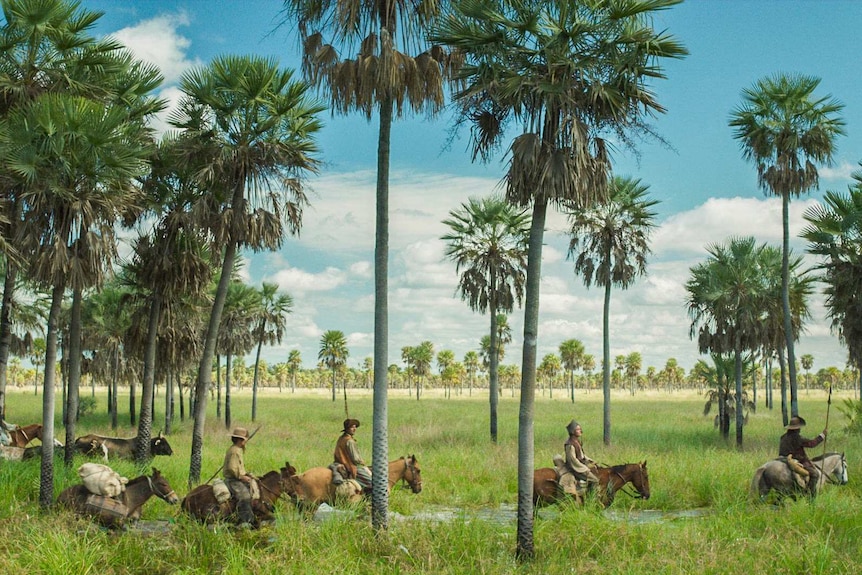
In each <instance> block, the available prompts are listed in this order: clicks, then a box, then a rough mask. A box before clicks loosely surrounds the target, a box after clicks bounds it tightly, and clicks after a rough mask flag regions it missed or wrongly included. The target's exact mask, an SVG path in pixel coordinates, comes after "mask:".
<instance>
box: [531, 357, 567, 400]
mask: <svg viewBox="0 0 862 575" xmlns="http://www.w3.org/2000/svg"><path fill="white" fill-rule="evenodd" d="M562 367H563V366H562V363H561V362H560V357H559V356H558V355H556V354H554V353H549V354H546V355H545V357H543V358H542V362H541V363H540V364H539V367H537V368H536V371H537V372H538V373H539V374H540V375H544V376H545V381H546V382H547V383H548V390H549V397H550V398H551V399H553V398H554V378H556V377H557V374H558V373H560V369H562Z"/></svg>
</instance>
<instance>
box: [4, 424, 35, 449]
mask: <svg viewBox="0 0 862 575" xmlns="http://www.w3.org/2000/svg"><path fill="white" fill-rule="evenodd" d="M6 433H7V434H9V446H10V447H27V444H29V443H30V442H31V441H33V440H34V439H38V440H39V441H42V424H41V423H31V424H30V425H25V426H24V427H16V428H15V429H7V430H6Z"/></svg>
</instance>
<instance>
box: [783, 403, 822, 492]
mask: <svg viewBox="0 0 862 575" xmlns="http://www.w3.org/2000/svg"><path fill="white" fill-rule="evenodd" d="M803 427H805V420H804V419H803V418H801V417H791V418H790V422H789V423H788V424H787V425H786V426H785V428H784V429H786V430H787V431H786V432H785V433H784V435H782V436H781V440H780V442H779V444H778V456H779V457H787V458H790V457H792V458H793V460H795V461H796V462H798V463H799V464H800V465H802V467H804V468H805V471H807V472H808V490H809V492H810V493H811V495H812V497H813V496H814V495H815V494H816V493H817V482H818V480H819V479H820V471H819V470H818V469H817V466H816V465H814V464H813V463H812V462H811V460H810V459H808V454H807V453H805V448H806V447H817V446H818V445H820V444H821V443H823V442H824V441H826V433H827V430H826V429H824V430H823V431H822V432H820V434H819V435H817V437H815V438H814V439H806V438H804V437H802V435H800V433H799V430H800V429H801V428H803Z"/></svg>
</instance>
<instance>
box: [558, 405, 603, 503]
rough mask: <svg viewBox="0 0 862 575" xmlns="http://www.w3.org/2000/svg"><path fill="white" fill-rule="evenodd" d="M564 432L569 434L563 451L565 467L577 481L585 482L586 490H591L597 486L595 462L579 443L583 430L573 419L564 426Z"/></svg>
mask: <svg viewBox="0 0 862 575" xmlns="http://www.w3.org/2000/svg"><path fill="white" fill-rule="evenodd" d="M566 431H568V432H569V439H568V440H567V441H566V443H565V445H564V449H565V450H566V467H567V468H568V469H569V470H570V471H571V472H572V473H573V474H574V476H575V477H576V478H577V479H579V480H581V481H586V482H587V486H588V488H590V489H592V488H593V487H594V486H595V485H598V483H599V478H598V477H596V474H595V472H594V469H595V468H596V462H595V461H593V460H592V459H590V458H589V457H587V454H586V453H584V447H583V444H582V442H581V441H582V440H581V435H582V434H583V430H582V429H581V426H580V424H579V423H578V422H577V421H575V420H574V419H573V420H571V421H570V422H569V424H568V425H567V426H566Z"/></svg>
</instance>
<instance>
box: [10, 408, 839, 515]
mask: <svg viewBox="0 0 862 575" xmlns="http://www.w3.org/2000/svg"><path fill="white" fill-rule="evenodd" d="M7 433H8V435H9V438H10V442H11V443H10V444H11V445H12V446H15V447H26V446H27V445H28V444H29V443H30V442H31V441H32V440H34V439H39V440H41V438H42V426H41V425H40V424H32V425H27V426H23V427H17V428H14V429H10V430H8V431H7ZM135 442H136V438H134V437H133V438H127V439H123V438H112V437H105V436H99V435H87V436H84V437H81V438H78V439H77V440H76V442H75V444H76V448H77V449H78V450H79V451H80V452H81V453H85V454H88V455H98V456H102V457H104V458H105V459H106V460H107V459H108V457H109V456H114V457H120V458H130V457H131V456H132V454H133V452H132V450H133V449H134V444H135ZM150 447H151V453H152V454H153V455H171V454H172V453H173V450H172V449H171V447H170V444H169V443H168V441H167V439H166V438H165V437H163V436H162V434H161V433H159V435H158V436H157V437H154V438H152V439H151V444H150ZM31 449H38V448H31ZM812 461H813V462H814V464H815V465H816V466H817V468H818V469H819V470H820V480H819V482H818V484H817V485H816V490H817V491H819V490H820V489H821V488H822V487H823V486H824V485H825V484H827V483H832V484H836V485H845V484H846V483H847V481H848V474H847V460H846V458H845V456H844V454H843V453H827V454H824V455H822V456H818V457H815V458H813V459H812ZM596 476H597V477H598V479H599V483H598V486H597V487H596V488H595V499H596V501H597V502H598V504H599V505H601V506H602V507H603V508H607V507H608V506H610V505H611V504H612V503H613V502H614V499H615V497H616V495H617V494H618V493H620V492H622V493H626V494H627V495H629V496H631V497H633V498H640V499H649V497H650V483H649V473H648V471H647V463H646V461H643V462H640V463H624V464H622V465H613V466H599V467H598V468H597V469H596ZM332 478H333V474H332V470H331V469H330V468H329V467H312V468H310V469H308V470H306V471H305V472H304V473H298V472H297V470H296V468H295V467H293V466H292V465H290V463H289V462H285V464H284V467H282V468H281V469H279V470H273V471H269V472H267V473H266V474H264V475H263V476H261V477H260V478H259V479H258V485H259V491H260V497H259V499H258V500H256V501H255V504H254V505H253V511H254V513H255V517H256V519H257V520H258V521H260V522H264V521H269V520H272V519H273V511H274V505H275V502H276V501H277V500H278V499H279V498H281V497H282V496H287V497H288V498H289V499H291V500H292V501H293V502H294V503H295V504H296V507H297V509H299V510H300V511H301V512H303V513H305V514H307V515H311V514H313V513H314V511H315V510H316V509H317V508H318V506H320V505H321V504H322V503H326V504H328V505H331V506H336V505H344V504H356V503H359V502H361V501H363V500H364V499H367V496H368V494H367V493H364V492H363V491H362V489H361V487H360V486H359V484H357V483H355V482H353V483H352V485H353V486H355V487H351V486H350V485H346V486H344V487H348V489H347V490H345V489H344V488H341V489H339V488H337V486H336V485H335V484H334V483H333V481H332ZM399 482H403V483H404V484H405V485H406V486H407V487H409V488H410V490H411V491H412V492H413V493H419V492H421V491H422V473H421V469H420V467H419V463H418V461H417V460H416V456H415V455H409V456H404V457H400V458H399V459H396V460H394V461H390V462H389V476H388V487H389V489H390V490H391V489H392V488H393V487H394V486H395V485H396V484H398V483H399ZM629 485H631V487H632V488H633V490H634V492H632V491H629V490H628V489H627V487H628V486H629ZM750 493H751V496H752V498H754V499H756V500H758V501H763V500H765V499H766V498H767V496H768V495H769V494H770V493H775V494H776V496H777V497H778V498H779V499H780V498H783V497H789V498H794V499H795V498H796V497H798V496H800V495H810V491H809V490H808V489H807V488H806V487H803V486H801V485H800V483H799V481H798V480H797V479H796V478H794V476H793V472H792V471H791V469H790V467H789V466H788V465H787V463H785V462H784V461H782V460H780V459H774V460H770V461H768V462H766V463H764V464H763V465H762V466H760V467H759V468H758V469H757V470H756V471H755V474H754V478H753V479H752V482H751V489H750ZM90 495H91V494H90V493H89V492H88V491H87V489H86V488H85V487H84V486H83V485H74V486H72V487H69V488H67V489H65V490H64V491H63V492H62V493H61V494H60V496H59V497H58V503H59V504H61V505H65V506H67V507H69V508H71V509H72V510H73V511H75V512H76V513H78V514H79V515H86V516H90V517H93V518H95V519H97V520H99V521H100V522H102V523H103V524H105V525H108V526H115V525H120V524H124V523H125V522H126V521H128V520H136V519H138V518H140V515H141V507H142V506H143V504H144V503H145V502H146V501H148V500H149V499H150V498H151V497H152V496H154V495H155V496H156V497H158V498H160V499H162V500H163V501H165V502H167V503H169V504H176V503H178V502H180V500H179V498H178V497H177V495H176V493H175V492H174V490H173V489H172V488H171V486H170V484H169V483H168V481H167V479H166V478H165V477H164V476H163V475H162V474H161V473H160V472H159V471H158V470H157V469H156V468H153V470H152V474H151V475H141V476H140V477H136V478H134V479H132V480H130V481H129V483H128V485H127V486H126V489H125V491H124V492H123V494H122V495H121V496H120V499H121V502H122V503H123V505H124V510H125V511H124V516H122V517H119V518H117V517H115V516H106V515H104V514H99V513H98V512H96V511H94V510H93V508H92V506H91V505H88V497H90ZM561 501H569V502H573V503H574V504H576V505H583V504H584V493H583V491H582V490H579V491H578V492H577V493H567V492H565V491H564V490H563V489H562V488H561V487H560V483H559V479H558V477H557V471H556V470H555V469H554V468H553V467H543V468H540V469H536V470H535V472H534V474H533V504H534V506H535V507H536V508H537V509H538V508H539V507H540V506H542V505H547V504H553V503H559V502H561ZM180 506H181V508H182V510H183V511H185V512H186V513H188V514H189V515H190V516H191V517H194V518H195V519H198V520H200V521H203V522H209V521H213V520H225V521H231V520H234V521H235V518H236V514H235V503H234V501H233V499H230V500H229V501H227V502H224V503H220V502H219V501H218V500H217V498H216V495H215V492H214V489H213V486H212V485H209V484H204V485H200V486H198V487H196V488H194V489H192V491H190V492H189V493H188V494H187V495H186V496H185V497H184V498H183V499H182V501H181V505H180Z"/></svg>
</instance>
